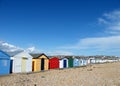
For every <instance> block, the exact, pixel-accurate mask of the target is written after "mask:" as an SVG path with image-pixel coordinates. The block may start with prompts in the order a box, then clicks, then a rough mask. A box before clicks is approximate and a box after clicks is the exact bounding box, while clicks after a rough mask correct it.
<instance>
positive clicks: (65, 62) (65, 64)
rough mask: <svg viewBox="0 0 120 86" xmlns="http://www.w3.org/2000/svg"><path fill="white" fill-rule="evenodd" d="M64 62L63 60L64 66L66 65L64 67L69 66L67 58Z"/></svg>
mask: <svg viewBox="0 0 120 86" xmlns="http://www.w3.org/2000/svg"><path fill="white" fill-rule="evenodd" d="M63 61H64V62H63V64H64V65H63V66H64V68H66V67H67V61H66V60H63Z"/></svg>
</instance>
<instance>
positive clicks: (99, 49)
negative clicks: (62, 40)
mask: <svg viewBox="0 0 120 86" xmlns="http://www.w3.org/2000/svg"><path fill="white" fill-rule="evenodd" d="M61 49H66V50H73V51H74V50H78V51H79V54H82V53H86V54H87V53H91V55H92V54H94V53H95V54H96V53H99V54H100V53H101V54H103V53H104V54H107V53H108V52H109V53H110V52H111V54H113V53H118V52H120V36H109V37H94V38H84V39H81V40H80V41H78V42H77V43H76V44H73V45H71V46H65V47H61ZM81 52H82V53H81ZM86 54H85V55H86Z"/></svg>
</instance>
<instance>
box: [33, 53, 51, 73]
mask: <svg viewBox="0 0 120 86" xmlns="http://www.w3.org/2000/svg"><path fill="white" fill-rule="evenodd" d="M31 55H32V56H33V59H32V71H34V72H37V71H43V70H48V68H49V58H48V57H47V56H46V55H45V54H44V53H42V54H31Z"/></svg>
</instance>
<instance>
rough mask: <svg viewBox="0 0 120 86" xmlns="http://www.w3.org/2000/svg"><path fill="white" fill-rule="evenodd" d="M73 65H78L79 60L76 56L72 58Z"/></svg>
mask: <svg viewBox="0 0 120 86" xmlns="http://www.w3.org/2000/svg"><path fill="white" fill-rule="evenodd" d="M73 66H74V67H77V66H80V61H79V59H78V58H74V59H73Z"/></svg>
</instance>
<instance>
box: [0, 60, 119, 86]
mask: <svg viewBox="0 0 120 86" xmlns="http://www.w3.org/2000/svg"><path fill="white" fill-rule="evenodd" d="M0 86H120V62H114V63H104V64H93V65H88V66H86V67H78V68H67V69H61V70H59V69H56V70H49V71H45V72H38V73H30V74H29V73H28V74H10V75H6V76H0Z"/></svg>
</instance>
